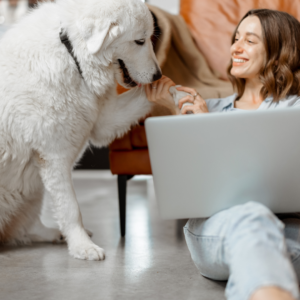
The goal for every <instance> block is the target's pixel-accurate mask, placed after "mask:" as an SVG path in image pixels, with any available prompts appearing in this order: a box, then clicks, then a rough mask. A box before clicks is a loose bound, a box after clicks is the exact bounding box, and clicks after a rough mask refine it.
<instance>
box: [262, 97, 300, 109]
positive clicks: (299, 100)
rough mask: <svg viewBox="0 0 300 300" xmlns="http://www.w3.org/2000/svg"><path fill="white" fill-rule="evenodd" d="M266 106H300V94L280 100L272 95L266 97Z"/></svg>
mask: <svg viewBox="0 0 300 300" xmlns="http://www.w3.org/2000/svg"><path fill="white" fill-rule="evenodd" d="M264 102H265V106H266V107H270V108H282V107H300V96H298V95H289V96H287V97H285V98H284V99H281V100H279V101H278V102H275V101H273V98H272V97H268V98H266V99H265V101H264Z"/></svg>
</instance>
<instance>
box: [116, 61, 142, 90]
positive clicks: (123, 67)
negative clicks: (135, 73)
mask: <svg viewBox="0 0 300 300" xmlns="http://www.w3.org/2000/svg"><path fill="white" fill-rule="evenodd" d="M118 63H119V65H120V69H121V70H122V73H123V80H124V83H125V84H126V85H127V86H128V87H136V86H137V85H138V84H137V83H136V82H135V81H134V80H133V79H132V78H131V77H130V75H129V72H128V70H127V68H126V65H125V63H124V61H123V60H122V59H118Z"/></svg>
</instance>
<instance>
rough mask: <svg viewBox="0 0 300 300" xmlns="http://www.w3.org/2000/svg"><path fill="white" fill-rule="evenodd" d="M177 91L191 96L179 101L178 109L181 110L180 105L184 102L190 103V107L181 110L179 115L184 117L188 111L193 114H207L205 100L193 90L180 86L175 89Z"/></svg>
mask: <svg viewBox="0 0 300 300" xmlns="http://www.w3.org/2000/svg"><path fill="white" fill-rule="evenodd" d="M177 90H178V91H183V92H187V93H189V94H191V95H188V96H186V97H184V98H182V99H180V100H179V103H178V107H179V109H181V108H182V105H183V104H184V103H186V102H190V103H192V105H188V106H185V107H184V108H182V110H181V114H183V115H185V114H186V113H187V112H188V111H192V112H193V113H194V114H203V113H208V112H209V111H208V108H207V104H206V102H205V100H204V99H203V98H202V97H201V96H200V95H199V94H198V93H197V92H196V91H195V90H194V89H192V88H188V87H184V86H180V87H178V88H177ZM193 95H195V96H193Z"/></svg>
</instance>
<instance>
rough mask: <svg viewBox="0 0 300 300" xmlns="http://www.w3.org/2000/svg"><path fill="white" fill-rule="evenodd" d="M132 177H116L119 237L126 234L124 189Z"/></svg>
mask: <svg viewBox="0 0 300 300" xmlns="http://www.w3.org/2000/svg"><path fill="white" fill-rule="evenodd" d="M132 177H133V175H118V193H119V213H120V229H121V236H122V237H124V236H125V232H126V188H127V180H129V179H131V178H132Z"/></svg>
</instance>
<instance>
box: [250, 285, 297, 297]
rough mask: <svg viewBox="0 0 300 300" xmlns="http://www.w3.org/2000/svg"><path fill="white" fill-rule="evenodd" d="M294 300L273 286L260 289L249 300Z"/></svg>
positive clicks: (285, 292)
mask: <svg viewBox="0 0 300 300" xmlns="http://www.w3.org/2000/svg"><path fill="white" fill-rule="evenodd" d="M268 299H270V300H296V299H295V298H294V297H293V296H292V295H291V294H290V293H289V292H287V291H285V290H283V289H281V288H279V287H275V286H269V287H262V288H260V289H258V290H257V291H255V292H254V293H253V294H252V296H251V297H250V299H249V300H268Z"/></svg>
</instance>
